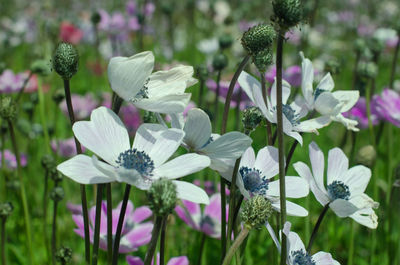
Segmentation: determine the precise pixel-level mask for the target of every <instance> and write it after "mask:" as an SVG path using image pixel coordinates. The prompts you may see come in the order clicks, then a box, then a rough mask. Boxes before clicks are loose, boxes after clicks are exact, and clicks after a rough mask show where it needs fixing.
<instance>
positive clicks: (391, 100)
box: [376, 88, 400, 127]
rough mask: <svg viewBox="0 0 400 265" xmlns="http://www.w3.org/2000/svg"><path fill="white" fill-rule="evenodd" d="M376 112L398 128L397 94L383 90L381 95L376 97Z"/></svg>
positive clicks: (399, 107)
mask: <svg viewBox="0 0 400 265" xmlns="http://www.w3.org/2000/svg"><path fill="white" fill-rule="evenodd" d="M376 111H377V112H378V113H379V115H380V116H381V117H382V118H383V119H385V120H387V121H388V122H390V123H392V124H393V125H395V126H396V127H400V95H399V94H398V93H397V92H395V91H394V90H392V89H389V88H385V89H384V90H383V92H382V94H381V95H380V96H377V97H376Z"/></svg>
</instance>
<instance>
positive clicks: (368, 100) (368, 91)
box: [365, 80, 376, 150]
mask: <svg viewBox="0 0 400 265" xmlns="http://www.w3.org/2000/svg"><path fill="white" fill-rule="evenodd" d="M372 89H373V80H371V88H370V89H368V88H367V89H366V94H365V97H366V107H367V116H368V129H369V137H370V141H371V144H372V145H373V147H374V148H375V150H376V142H375V133H374V127H373V124H372V119H371V92H372V91H371V90H372Z"/></svg>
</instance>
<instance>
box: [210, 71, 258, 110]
mask: <svg viewBox="0 0 400 265" xmlns="http://www.w3.org/2000/svg"><path fill="white" fill-rule="evenodd" d="M206 86H207V87H208V88H209V89H210V90H211V91H214V92H215V91H216V90H217V83H216V82H215V81H214V80H212V79H208V80H207V82H206ZM219 86H220V87H219V100H220V101H221V102H223V103H225V100H226V95H227V94H228V90H229V82H228V81H220V82H219ZM239 96H240V109H241V110H243V109H245V108H247V107H249V106H252V105H253V104H252V102H251V101H250V99H249V98H248V97H247V95H246V93H245V92H244V91H241V88H240V86H239V83H236V84H235V87H234V88H233V94H232V101H231V108H235V107H236V105H237V102H238V99H239Z"/></svg>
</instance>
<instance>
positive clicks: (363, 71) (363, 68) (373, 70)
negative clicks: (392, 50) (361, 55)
mask: <svg viewBox="0 0 400 265" xmlns="http://www.w3.org/2000/svg"><path fill="white" fill-rule="evenodd" d="M357 74H358V75H359V76H360V77H361V78H364V79H372V78H375V77H376V75H377V74H378V67H377V66H376V64H375V63H373V62H360V63H359V64H358V67H357Z"/></svg>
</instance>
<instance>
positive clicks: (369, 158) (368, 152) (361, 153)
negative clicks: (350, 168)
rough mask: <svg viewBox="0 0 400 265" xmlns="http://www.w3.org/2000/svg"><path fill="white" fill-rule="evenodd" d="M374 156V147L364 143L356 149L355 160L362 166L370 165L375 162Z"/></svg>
mask: <svg viewBox="0 0 400 265" xmlns="http://www.w3.org/2000/svg"><path fill="white" fill-rule="evenodd" d="M375 158H376V151H375V149H374V147H373V146H372V145H366V146H363V147H361V148H360V150H358V152H357V156H356V161H357V163H360V164H363V165H364V166H367V167H371V166H372V165H373V164H374V162H375Z"/></svg>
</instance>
